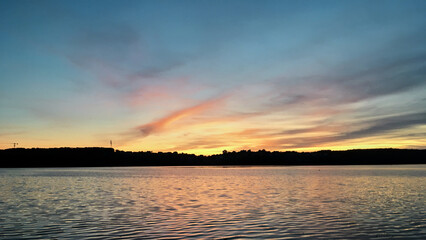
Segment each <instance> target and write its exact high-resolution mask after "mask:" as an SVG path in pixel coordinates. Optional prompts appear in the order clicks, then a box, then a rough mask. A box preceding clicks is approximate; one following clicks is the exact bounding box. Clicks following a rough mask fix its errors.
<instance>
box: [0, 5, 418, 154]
mask: <svg viewBox="0 0 426 240" xmlns="http://www.w3.org/2000/svg"><path fill="white" fill-rule="evenodd" d="M425 12H426V2H425V1H409V0H408V1H2V2H1V3H0V16H1V18H0V30H1V32H2V35H1V38H0V110H1V111H0V147H2V148H8V147H10V146H11V144H10V143H12V142H19V143H20V144H21V146H23V147H55V146H104V145H107V144H108V143H109V139H113V140H114V143H116V145H117V147H118V148H122V149H128V150H153V151H185V152H194V153H206V154H210V153H215V152H220V151H221V150H222V149H228V150H239V149H243V148H245V149H248V148H251V149H262V148H266V149H270V150H308V151H309V150H316V149H323V148H331V149H347V148H357V147H363V148H370V147H410V148H412V147H413V148H424V147H425V146H426V142H425V140H424V139H426V138H425V135H426V111H425V109H426V84H425V83H426V79H425V77H426V31H425V29H426V15H425V14H424V13H425ZM147 129H149V130H147Z"/></svg>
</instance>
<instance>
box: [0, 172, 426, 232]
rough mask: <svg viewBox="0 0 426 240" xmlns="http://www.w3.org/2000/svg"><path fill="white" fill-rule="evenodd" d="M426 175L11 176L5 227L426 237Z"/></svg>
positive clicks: (1, 175)
mask: <svg viewBox="0 0 426 240" xmlns="http://www.w3.org/2000/svg"><path fill="white" fill-rule="evenodd" d="M425 173H426V166H424V165H421V166H414V167H413V166H402V167H401V166H391V167H386V166H368V167H365V166H345V167H344V166H340V167H337V166H322V167H317V166H314V167H239V168H221V167H151V168H93V169H39V170H31V169H27V170H1V171H0V179H1V180H2V183H3V184H2V185H1V187H0V190H1V192H2V194H1V197H0V201H1V203H2V205H3V206H5V207H3V208H2V209H1V210H0V224H2V223H4V224H3V226H4V227H3V234H4V235H5V236H9V237H11V236H22V235H23V234H28V233H29V236H49V237H52V236H53V237H57V238H67V237H70V236H73V237H74V238H79V237H98V238H103V237H105V236H108V237H111V238H114V237H117V238H120V237H123V236H127V237H129V238H141V237H149V238H172V237H181V238H189V237H200V238H220V237H231V236H240V237H254V238H260V237H265V238H285V237H289V238H303V237H306V238H333V237H334V238H358V239H359V238H372V239H376V238H377V239H386V238H389V237H398V236H399V237H401V236H411V237H413V236H414V237H417V238H422V237H423V236H426V230H425V226H426V220H425V218H424V216H425V213H426V206H425V205H426V204H425V202H426V201H425V200H426V198H425V194H424V193H425V187H426V181H424V180H426V179H425V178H426V174H425ZM41 230H42V231H41ZM13 234H15V235H13Z"/></svg>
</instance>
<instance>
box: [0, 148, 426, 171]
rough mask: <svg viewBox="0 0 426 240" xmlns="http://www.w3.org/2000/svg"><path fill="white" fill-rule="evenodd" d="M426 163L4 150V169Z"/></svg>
mask: <svg viewBox="0 0 426 240" xmlns="http://www.w3.org/2000/svg"><path fill="white" fill-rule="evenodd" d="M371 164H426V150H415V149H355V150H346V151H330V150H323V151H317V152H295V151H287V152H278V151H273V152H270V151H266V150H259V151H251V150H242V151H239V152H235V151H232V152H228V151H226V150H224V151H223V153H222V154H216V155H211V156H204V155H194V154H186V153H177V152H173V153H172V152H164V153H163V152H158V153H153V152H150V151H148V152H128V151H120V150H114V149H113V148H31V149H26V148H11V149H4V150H0V167H2V168H7V167H101V166H209V165H371Z"/></svg>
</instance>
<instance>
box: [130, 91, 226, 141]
mask: <svg viewBox="0 0 426 240" xmlns="http://www.w3.org/2000/svg"><path fill="white" fill-rule="evenodd" d="M225 99H226V97H218V98H214V99H209V100H206V101H204V102H201V103H199V104H197V105H194V106H191V107H188V108H184V109H181V110H179V111H176V112H173V113H171V114H169V115H167V116H165V117H163V118H160V119H158V120H156V121H153V122H150V123H147V124H143V125H141V126H138V127H136V129H137V131H138V132H139V133H140V134H141V136H142V137H146V136H148V135H150V134H152V133H154V132H158V131H160V130H162V129H164V128H165V127H166V126H168V125H170V124H172V123H173V122H176V121H178V120H180V119H182V118H187V117H190V116H193V115H195V114H198V113H202V112H204V111H207V110H211V109H213V108H215V107H217V106H218V105H222V104H223V103H224V101H225Z"/></svg>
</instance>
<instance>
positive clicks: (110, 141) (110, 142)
mask: <svg viewBox="0 0 426 240" xmlns="http://www.w3.org/2000/svg"><path fill="white" fill-rule="evenodd" d="M109 145H110V146H111V148H112V140H109Z"/></svg>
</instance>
